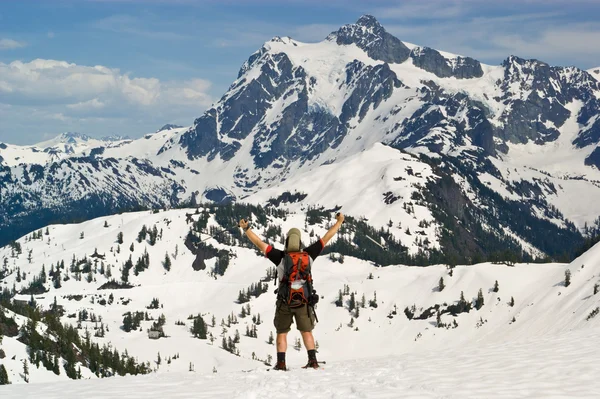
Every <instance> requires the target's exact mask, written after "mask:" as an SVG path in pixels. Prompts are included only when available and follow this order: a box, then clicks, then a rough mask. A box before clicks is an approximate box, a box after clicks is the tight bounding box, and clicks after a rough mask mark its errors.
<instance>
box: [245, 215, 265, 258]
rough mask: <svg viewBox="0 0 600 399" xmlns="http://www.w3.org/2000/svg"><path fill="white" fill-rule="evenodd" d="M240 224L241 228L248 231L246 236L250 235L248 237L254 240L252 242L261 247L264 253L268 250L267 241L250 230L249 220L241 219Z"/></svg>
mask: <svg viewBox="0 0 600 399" xmlns="http://www.w3.org/2000/svg"><path fill="white" fill-rule="evenodd" d="M238 226H240V228H241V229H242V230H244V232H245V233H246V237H248V239H249V240H250V241H252V244H254V245H256V247H257V248H258V249H260V251H261V252H262V253H265V252H266V251H267V247H268V245H267V244H266V243H265V242H263V240H261V239H260V238H259V237H258V236H257V235H256V234H254V232H253V231H252V230H250V223H248V221H247V220H245V219H242V220H240V222H239V223H238Z"/></svg>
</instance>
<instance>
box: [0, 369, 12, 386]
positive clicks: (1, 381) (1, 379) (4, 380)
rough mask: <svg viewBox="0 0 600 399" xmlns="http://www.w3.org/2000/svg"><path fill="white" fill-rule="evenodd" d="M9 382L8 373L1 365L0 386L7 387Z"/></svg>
mask: <svg viewBox="0 0 600 399" xmlns="http://www.w3.org/2000/svg"><path fill="white" fill-rule="evenodd" d="M8 384H10V380H9V379H8V373H7V372H6V368H5V367H4V365H3V364H0V385H8Z"/></svg>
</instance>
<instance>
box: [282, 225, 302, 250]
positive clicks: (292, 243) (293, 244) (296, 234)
mask: <svg viewBox="0 0 600 399" xmlns="http://www.w3.org/2000/svg"><path fill="white" fill-rule="evenodd" d="M300 245H301V244H300V230H298V229H297V228H295V227H294V228H291V229H290V231H288V233H287V239H286V247H285V250H286V251H287V252H298V251H300Z"/></svg>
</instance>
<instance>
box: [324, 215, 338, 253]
mask: <svg viewBox="0 0 600 399" xmlns="http://www.w3.org/2000/svg"><path fill="white" fill-rule="evenodd" d="M335 218H336V219H337V221H336V222H335V224H334V225H333V226H331V227H330V228H329V230H327V233H325V235H324V236H323V238H321V240H323V246H325V245H327V243H328V242H329V240H331V239H332V238H333V236H334V235H335V233H337V232H338V230H339V229H340V227H342V223H344V214H343V213H338V214H337V215H336V216H335Z"/></svg>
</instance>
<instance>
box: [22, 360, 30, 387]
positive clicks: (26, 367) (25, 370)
mask: <svg viewBox="0 0 600 399" xmlns="http://www.w3.org/2000/svg"><path fill="white" fill-rule="evenodd" d="M23 379H24V380H25V382H29V365H28V364H27V359H24V360H23Z"/></svg>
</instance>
